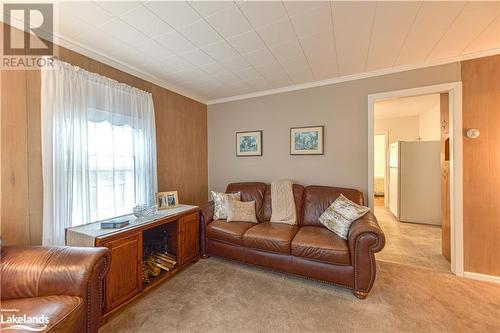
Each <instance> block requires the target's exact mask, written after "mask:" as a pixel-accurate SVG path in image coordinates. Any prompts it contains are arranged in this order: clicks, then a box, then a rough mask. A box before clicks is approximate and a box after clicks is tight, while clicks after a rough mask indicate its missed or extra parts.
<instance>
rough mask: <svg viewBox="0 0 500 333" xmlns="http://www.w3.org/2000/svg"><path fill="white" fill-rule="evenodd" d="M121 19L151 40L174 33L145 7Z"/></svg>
mask: <svg viewBox="0 0 500 333" xmlns="http://www.w3.org/2000/svg"><path fill="white" fill-rule="evenodd" d="M120 18H121V19H122V20H123V21H125V22H126V23H128V24H129V25H131V26H133V27H134V28H136V29H137V30H139V31H140V32H142V33H143V34H144V35H146V36H148V37H150V38H151V37H155V36H158V35H163V34H166V33H168V32H170V31H173V29H172V27H171V26H169V25H168V24H166V23H165V22H164V21H162V20H161V19H160V18H158V16H156V15H154V14H153V13H152V12H151V11H149V10H148V9H147V8H146V7H144V6H138V7H135V8H134V9H132V10H130V11H128V12H126V13H125V14H123V15H121V16H120Z"/></svg>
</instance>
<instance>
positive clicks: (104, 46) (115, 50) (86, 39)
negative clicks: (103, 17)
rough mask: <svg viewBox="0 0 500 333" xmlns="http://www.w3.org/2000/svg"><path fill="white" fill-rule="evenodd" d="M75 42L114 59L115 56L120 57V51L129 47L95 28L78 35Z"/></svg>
mask: <svg viewBox="0 0 500 333" xmlns="http://www.w3.org/2000/svg"><path fill="white" fill-rule="evenodd" d="M77 42H78V43H80V44H82V45H85V46H86V47H88V48H89V49H91V50H94V51H97V52H100V53H102V54H106V55H107V56H110V57H112V58H116V55H120V53H121V50H124V49H128V48H129V47H130V45H128V44H127V43H125V42H123V41H121V40H120V39H119V38H115V37H113V36H111V35H108V34H105V33H104V32H102V31H101V30H98V29H95V28H92V29H91V30H88V31H86V32H84V33H82V34H81V35H79V36H78V40H77Z"/></svg>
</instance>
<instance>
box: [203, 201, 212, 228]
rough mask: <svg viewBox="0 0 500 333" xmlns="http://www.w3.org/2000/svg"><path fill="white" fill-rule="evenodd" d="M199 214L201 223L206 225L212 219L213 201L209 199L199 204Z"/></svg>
mask: <svg viewBox="0 0 500 333" xmlns="http://www.w3.org/2000/svg"><path fill="white" fill-rule="evenodd" d="M200 216H201V220H202V222H203V224H205V225H207V224H209V223H210V222H212V221H213V219H214V202H213V200H212V201H209V202H207V203H206V204H204V205H203V206H201V211H200Z"/></svg>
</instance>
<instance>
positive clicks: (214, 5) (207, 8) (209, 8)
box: [190, 1, 234, 16]
mask: <svg viewBox="0 0 500 333" xmlns="http://www.w3.org/2000/svg"><path fill="white" fill-rule="evenodd" d="M190 4H191V6H193V7H194V9H196V11H198V13H200V14H201V15H202V16H209V15H211V14H214V13H216V12H218V11H221V10H224V9H226V8H228V7H231V6H234V5H233V2H232V1H191V2H190Z"/></svg>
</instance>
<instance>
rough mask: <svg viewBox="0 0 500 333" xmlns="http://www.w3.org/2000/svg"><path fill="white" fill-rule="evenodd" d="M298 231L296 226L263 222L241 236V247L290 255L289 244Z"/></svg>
mask: <svg viewBox="0 0 500 333" xmlns="http://www.w3.org/2000/svg"><path fill="white" fill-rule="evenodd" d="M298 230H299V227H297V226H296V225H290V224H285V223H271V222H263V223H260V224H257V225H255V226H254V227H253V228H251V229H249V230H248V231H247V232H245V234H244V235H243V245H244V246H247V247H251V248H254V249H260V250H264V251H270V252H278V253H285V254H290V244H291V243H292V239H293V237H294V236H295V234H296V233H297V231H298Z"/></svg>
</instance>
